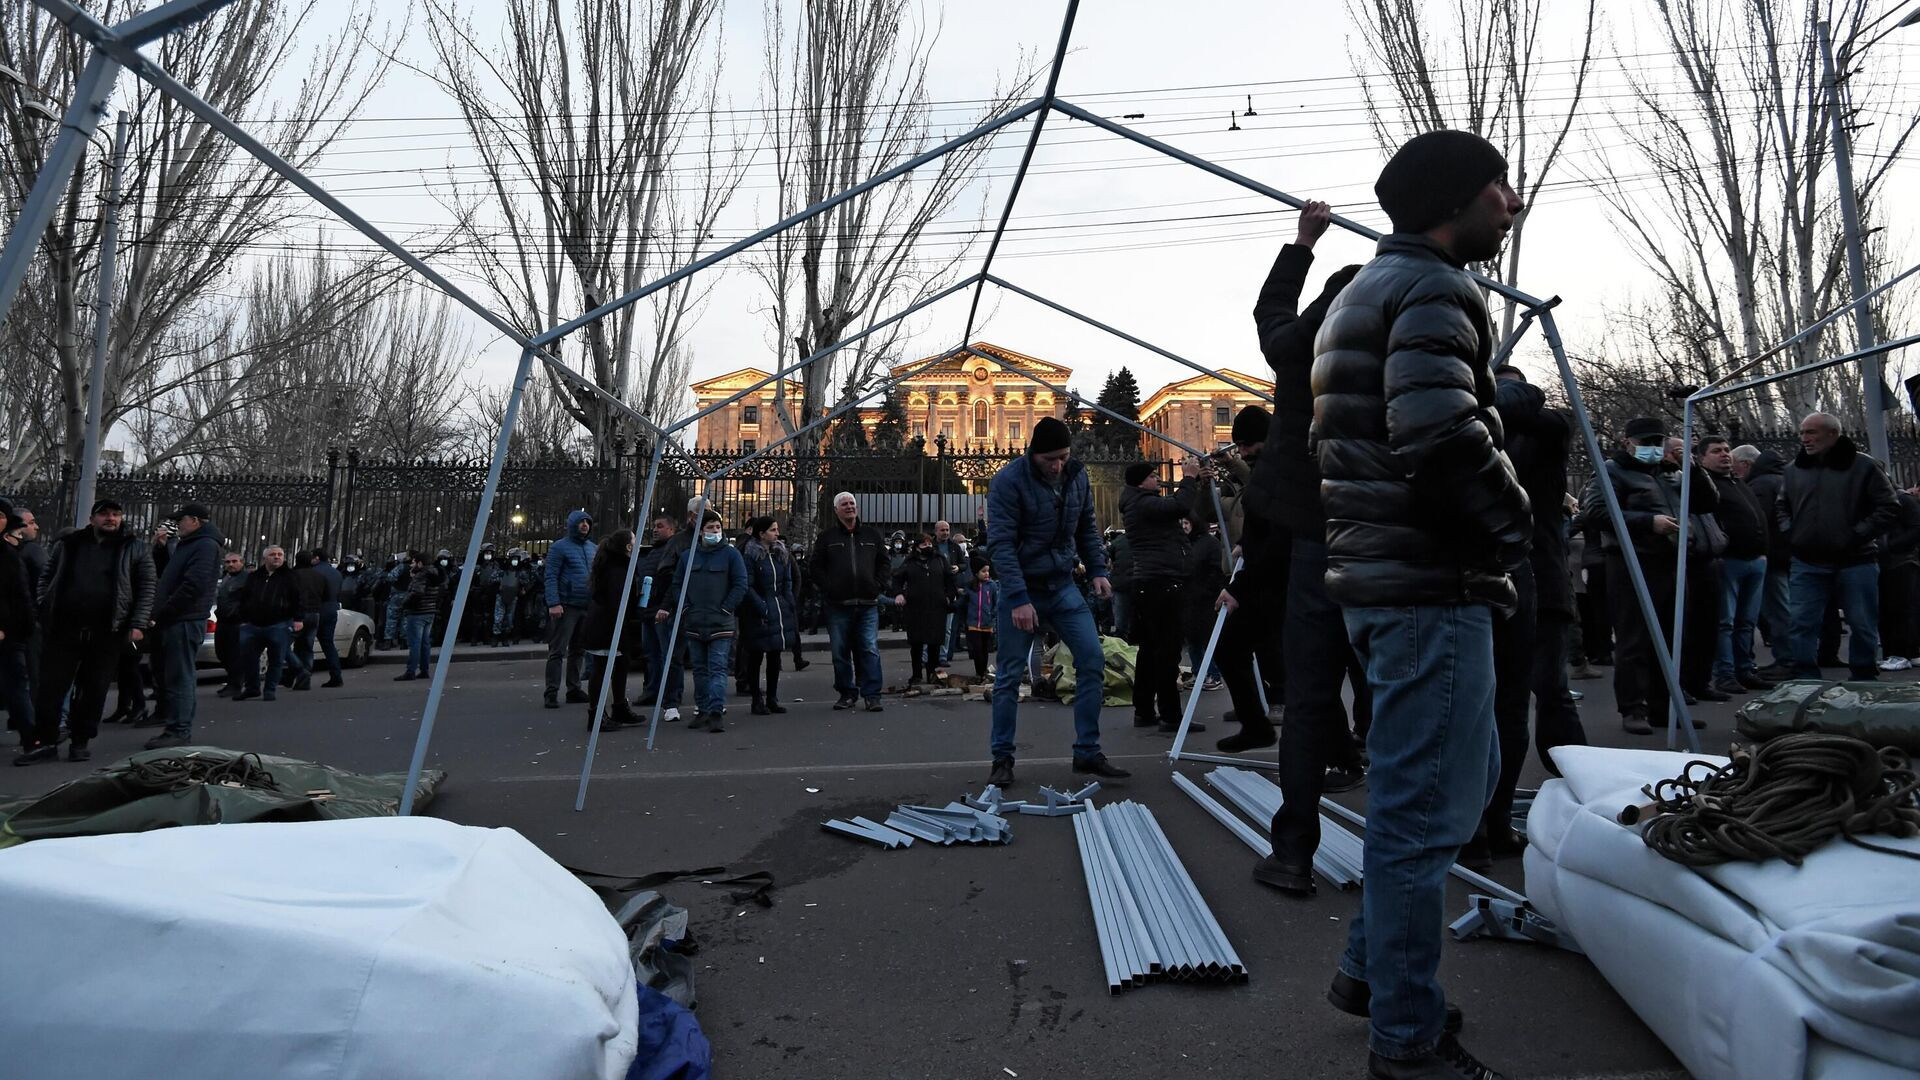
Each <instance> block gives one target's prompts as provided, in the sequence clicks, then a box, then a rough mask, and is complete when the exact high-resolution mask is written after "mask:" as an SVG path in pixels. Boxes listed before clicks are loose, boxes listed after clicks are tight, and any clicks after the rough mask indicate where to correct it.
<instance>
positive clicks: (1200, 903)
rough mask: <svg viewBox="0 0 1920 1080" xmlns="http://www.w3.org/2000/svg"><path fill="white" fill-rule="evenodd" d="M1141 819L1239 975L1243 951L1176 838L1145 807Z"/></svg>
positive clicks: (1223, 960) (1221, 953) (1205, 928)
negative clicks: (1205, 893) (1175, 845)
mask: <svg viewBox="0 0 1920 1080" xmlns="http://www.w3.org/2000/svg"><path fill="white" fill-rule="evenodd" d="M1140 821H1141V824H1142V825H1143V827H1145V828H1146V829H1148V830H1150V831H1151V832H1152V834H1153V837H1154V839H1155V840H1157V841H1158V847H1159V851H1160V854H1161V857H1162V858H1163V859H1164V860H1165V861H1166V864H1167V867H1168V869H1169V871H1170V872H1171V873H1172V875H1173V880H1174V883H1175V884H1176V885H1177V886H1179V887H1180V888H1182V889H1184V890H1185V892H1186V896H1187V900H1188V902H1189V904H1190V905H1191V906H1192V908H1193V910H1194V912H1195V913H1196V914H1197V915H1198V916H1199V918H1200V929H1201V930H1202V931H1203V932H1204V933H1206V934H1207V935H1208V936H1209V937H1211V938H1212V939H1213V941H1214V942H1215V943H1216V944H1217V946H1218V952H1217V955H1218V956H1219V958H1220V962H1221V965H1222V966H1223V967H1226V968H1227V969H1229V970H1231V971H1233V972H1235V973H1236V974H1238V973H1241V972H1244V971H1246V965H1245V964H1243V963H1241V962H1240V954H1239V953H1238V952H1236V951H1234V948H1233V942H1231V941H1229V940H1227V931H1226V928H1225V927H1222V926H1221V925H1220V920H1219V919H1216V918H1214V915H1213V909H1212V908H1210V907H1208V906H1207V900H1206V897H1204V896H1202V895H1200V886H1199V885H1198V884H1196V883H1195V882H1194V880H1193V875H1192V874H1189V873H1187V867H1186V864H1185V863H1182V862H1181V861H1180V856H1179V853H1177V852H1175V851H1174V850H1173V841H1172V840H1170V839H1168V838H1167V834H1166V831H1165V830H1163V829H1162V828H1160V822H1158V821H1157V820H1155V819H1154V816H1153V815H1152V814H1151V813H1149V812H1147V810H1146V809H1145V808H1144V807H1143V808H1142V809H1141V812H1140Z"/></svg>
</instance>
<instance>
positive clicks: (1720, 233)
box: [1593, 0, 1920, 427]
mask: <svg viewBox="0 0 1920 1080" xmlns="http://www.w3.org/2000/svg"><path fill="white" fill-rule="evenodd" d="M1658 11H1659V15H1660V21H1659V24H1658V25H1659V29H1660V32H1661V35H1662V36H1661V40H1660V45H1661V48H1662V57H1661V62H1660V63H1659V64H1657V65H1653V66H1649V67H1646V68H1628V69H1627V75H1628V78H1629V80H1630V83H1631V86H1632V88H1633V100H1632V105H1631V111H1630V113H1629V114H1628V115H1626V116H1621V117H1618V118H1617V119H1618V120H1619V122H1618V124H1617V125H1616V126H1617V127H1618V130H1619V133H1620V134H1622V135H1624V136H1625V140H1626V143H1627V147H1626V149H1624V150H1619V151H1605V150H1602V151H1600V152H1597V153H1596V154H1595V162H1596V164H1595V166H1594V169H1593V174H1594V180H1595V183H1596V184H1597V185H1598V186H1599V187H1600V189H1601V190H1602V192H1603V193H1604V194H1605V195H1606V198H1607V201H1608V203H1609V205H1610V206H1611V208H1612V209H1613V211H1614V214H1613V220H1614V223H1615V226H1616V228H1618V229H1619V230H1620V232H1621V234H1622V236H1623V237H1624V238H1625V239H1626V241H1627V242H1628V244H1629V245H1630V246H1631V247H1632V248H1633V251H1634V253H1635V254H1636V256H1637V257H1638V258H1639V259H1640V261H1641V263H1642V264H1643V265H1645V266H1646V268H1647V269H1648V271H1649V272H1650V273H1651V274H1652V275H1653V278H1654V280H1655V282H1656V284H1657V286H1658V288H1659V290H1660V294H1661V302H1662V303H1663V304H1664V305H1665V306H1666V307H1667V308H1668V311H1669V315H1670V318H1671V320H1672V321H1674V322H1677V323H1682V324H1685V325H1691V326H1696V327H1699V328H1700V329H1701V331H1702V333H1703V335H1704V336H1705V337H1706V338H1707V346H1706V347H1705V348H1704V349H1703V352H1702V355H1701V357H1700V360H1701V367H1700V371H1699V376H1700V381H1705V380H1707V379H1713V378H1718V377H1720V376H1722V375H1724V374H1726V373H1728V372H1729V371H1731V370H1733V369H1734V367H1736V366H1737V365H1739V364H1740V363H1741V362H1743V361H1744V360H1745V359H1746V358H1749V357H1755V356H1758V355H1759V354H1761V353H1762V352H1764V351H1765V350H1766V349H1767V348H1768V347H1770V346H1771V345H1772V343H1773V342H1775V341H1779V340H1781V339H1784V338H1786V337H1788V336H1790V335H1791V334H1792V333H1793V332H1794V331H1795V330H1797V329H1798V328H1799V327H1802V326H1805V325H1807V324H1808V323H1811V322H1813V321H1815V320H1816V319H1818V318H1819V317H1820V316H1821V315H1823V314H1825V313H1826V312H1827V311H1829V310H1831V309H1833V308H1834V307H1836V306H1837V305H1839V304H1841V303H1843V302H1845V301H1846V300H1847V299H1849V298H1850V297H1849V294H1848V288H1847V279H1846V273H1845V261H1844V260H1845V249H1844V237H1843V235H1842V231H1841V225H1840V221H1839V213H1838V209H1837V207H1836V200H1835V197H1834V192H1833V183H1834V180H1833V178H1832V176H1831V175H1830V172H1829V170H1830V168H1831V165H1832V161H1831V156H1832V146H1831V140H1830V131H1831V126H1830V119H1829V116H1830V114H1829V112H1828V109H1827V100H1826V96H1825V90H1824V83H1823V81H1822V78H1823V76H1822V72H1821V61H1820V54H1819V46H1818V43H1817V41H1816V38H1815V33H1814V23H1815V21H1816V20H1819V19H1823V18H1824V19H1828V20H1830V21H1831V23H1832V26H1833V34H1834V46H1835V50H1836V53H1837V56H1838V62H1839V65H1840V67H1841V68H1842V69H1843V70H1846V69H1850V68H1852V67H1853V66H1854V60H1855V50H1856V49H1857V48H1858V47H1859V46H1860V45H1861V44H1862V43H1863V30H1864V28H1865V23H1866V19H1867V14H1868V13H1867V11H1866V5H1865V4H1863V3H1858V2H1855V0H1839V2H1835V0H1798V2H1795V0H1741V2H1738V3H1735V2H1732V0H1672V2H1669V3H1666V4H1662V5H1659V9H1658ZM1893 64H1894V58H1893V57H1892V56H1891V55H1880V56H1876V58H1875V68H1876V70H1875V72H1874V74H1875V78H1873V79H1872V80H1870V81H1869V80H1864V79H1851V80H1849V81H1848V83H1847V84H1846V85H1847V88H1848V91H1849V92H1850V93H1851V95H1852V102H1851V106H1852V109H1853V114H1852V115H1850V116H1849V117H1847V120H1848V122H1850V123H1853V122H1856V121H1864V120H1866V118H1868V117H1871V118H1872V120H1871V121H1870V122H1867V123H1861V124H1860V125H1859V126H1860V134H1861V136H1863V138H1862V139H1861V141H1860V142H1859V144H1858V145H1857V146H1856V154H1857V159H1858V161H1859V163H1860V164H1858V165H1856V168H1855V173H1854V179H1855V184H1856V188H1857V191H1856V195H1857V197H1858V199H1859V203H1860V209H1861V216H1862V219H1863V222H1865V223H1866V225H1867V226H1868V227H1871V225H1872V223H1873V222H1875V221H1877V220H1879V218H1880V216H1881V213H1880V211H1881V207H1880V200H1879V198H1878V196H1879V194H1880V192H1881V190H1882V188H1883V187H1884V183H1885V180H1886V178H1887V176H1888V172H1889V170H1890V169H1891V168H1892V167H1893V166H1894V164H1896V163H1897V162H1898V161H1899V160H1900V159H1901V157H1902V155H1903V153H1904V151H1905V149H1906V146H1907V144H1908V141H1909V140H1910V139H1911V137H1912V135H1913V133H1914V130H1915V127H1916V125H1920V109H1916V108H1915V107H1914V106H1913V105H1912V104H1911V103H1899V102H1885V101H1884V100H1883V99H1884V98H1885V97H1886V96H1887V95H1886V89H1887V88H1890V87H1893V86H1897V85H1898V81H1899V80H1898V73H1897V71H1891V70H1888V69H1890V68H1892V67H1893ZM1867 255H1868V259H1869V263H1870V267H1869V271H1868V277H1869V280H1872V279H1874V278H1877V277H1880V276H1883V275H1884V272H1885V269H1886V267H1887V264H1888V252H1887V242H1886V238H1885V234H1884V233H1879V232H1876V233H1874V234H1873V235H1871V236H1870V237H1869V240H1868V244H1867ZM1890 315H1891V309H1889V308H1887V307H1885V306H1882V307H1881V309H1880V310H1879V311H1878V312H1876V318H1877V319H1879V320H1881V321H1882V323H1883V325H1884V320H1886V319H1887V318H1889V317H1890ZM1850 325H1851V323H1850V322H1849V321H1845V320H1843V321H1841V322H1840V323H1838V324H1836V325H1835V327H1834V328H1833V329H1832V330H1831V331H1829V332H1827V333H1826V334H1823V335H1818V336H1816V337H1814V338H1810V339H1808V340H1807V341H1806V342H1804V343H1802V344H1800V345H1798V346H1795V347H1793V348H1790V349H1788V350H1786V351H1785V352H1783V353H1782V354H1780V355H1779V357H1778V358H1777V359H1775V360H1774V361H1772V362H1771V363H1770V364H1769V365H1768V366H1767V367H1766V368H1765V369H1764V370H1780V369H1783V368H1786V367H1791V366H1796V365H1798V364H1803V363H1807V362H1809V361H1811V360H1813V359H1815V358H1816V357H1818V356H1820V355H1822V354H1826V353H1829V352H1830V350H1831V349H1832V348H1834V347H1835V346H1836V344H1837V343H1838V342H1840V341H1841V340H1842V338H1841V337H1839V336H1836V335H1843V334H1844V333H1846V332H1847V331H1846V329H1845V328H1847V327H1849V326H1850ZM1757 373H1758V372H1756V374H1757ZM1843 379H1844V373H1843V374H1837V375H1833V376H1826V377H1823V378H1808V379H1797V380H1792V381H1790V382H1788V383H1783V384H1778V385H1777V386H1776V387H1774V388H1770V389H1767V390H1763V391H1761V392H1759V393H1757V394H1756V395H1754V397H1752V398H1750V399H1748V400H1747V401H1746V402H1744V403H1742V404H1741V405H1740V406H1739V408H1741V409H1742V410H1743V411H1744V418H1745V419H1747V420H1748V421H1749V422H1751V423H1753V424H1754V425H1755V426H1759V427H1779V426H1781V425H1783V424H1784V423H1785V422H1786V421H1787V419H1788V418H1789V417H1791V416H1795V415H1799V414H1803V413H1805V412H1808V411H1811V410H1812V409H1814V408H1815V407H1816V406H1817V407H1820V408H1824V409H1826V410H1827V411H1830V412H1836V413H1839V414H1841V415H1843V416H1848V417H1850V418H1852V419H1856V420H1857V419H1859V418H1860V415H1861V414H1860V408H1859V405H1858V403H1859V401H1860V395H1859V394H1857V393H1844V392H1843V393H1835V392H1834V391H1837V390H1839V388H1840V387H1841V386H1842V385H1844V382H1843V381H1842V380H1843ZM1848 381H1850V380H1848Z"/></svg>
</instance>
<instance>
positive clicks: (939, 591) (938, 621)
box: [893, 533, 956, 683]
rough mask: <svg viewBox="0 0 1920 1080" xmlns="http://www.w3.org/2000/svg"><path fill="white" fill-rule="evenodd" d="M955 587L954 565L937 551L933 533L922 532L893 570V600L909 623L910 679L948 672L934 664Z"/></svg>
mask: <svg viewBox="0 0 1920 1080" xmlns="http://www.w3.org/2000/svg"><path fill="white" fill-rule="evenodd" d="M955 587H956V586H955V583H954V580H953V567H952V565H950V564H949V563H948V562H947V560H945V559H943V558H940V557H938V556H936V555H935V553H934V550H933V537H931V536H928V535H927V534H926V533H921V534H920V539H919V540H916V541H915V542H914V546H913V553H912V554H911V555H908V556H907V558H906V559H905V560H904V561H903V562H901V564H900V568H899V569H897V570H895V571H894V572H893V603H894V607H895V608H896V609H897V610H898V611H899V612H900V613H901V615H902V617H903V620H904V622H905V624H906V630H907V649H908V651H909V652H910V653H911V654H912V656H913V677H912V679H911V680H910V681H911V682H916V683H917V682H921V681H922V678H923V677H922V674H921V673H922V672H923V671H924V672H925V674H926V676H927V677H933V678H943V677H945V675H946V672H944V671H936V670H935V668H936V667H937V665H938V663H939V660H940V643H941V642H942V641H943V640H945V638H946V636H947V613H948V612H949V611H951V610H953V594H954V589H955Z"/></svg>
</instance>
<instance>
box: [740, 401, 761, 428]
mask: <svg viewBox="0 0 1920 1080" xmlns="http://www.w3.org/2000/svg"><path fill="white" fill-rule="evenodd" d="M740 426H741V427H759V426H760V406H758V405H742V406H741V407H740Z"/></svg>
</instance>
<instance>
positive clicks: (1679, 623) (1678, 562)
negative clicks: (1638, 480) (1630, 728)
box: [1621, 398, 1700, 754]
mask: <svg viewBox="0 0 1920 1080" xmlns="http://www.w3.org/2000/svg"><path fill="white" fill-rule="evenodd" d="M1680 453H1681V454H1682V455H1684V456H1683V457H1682V458H1681V461H1682V464H1681V466H1680V518H1679V520H1678V521H1677V522H1675V524H1677V525H1679V526H1680V531H1679V533H1678V534H1677V535H1676V536H1675V537H1674V542H1675V543H1676V544H1677V545H1679V550H1678V551H1677V552H1675V555H1674V568H1673V637H1672V639H1671V640H1670V641H1669V642H1668V644H1667V655H1669V656H1671V657H1673V670H1674V671H1676V672H1678V671H1679V670H1680V664H1681V653H1682V651H1683V650H1684V648H1685V646H1686V632H1687V540H1688V533H1689V529H1688V526H1689V525H1690V524H1692V522H1693V514H1691V513H1689V511H1691V510H1692V509H1693V399H1692V398H1688V399H1687V400H1686V401H1684V402H1682V403H1681V405H1680ZM1656 480H1657V478H1656ZM1621 539H1622V542H1625V538H1624V537H1622V538H1621ZM1649 629H1652V628H1651V627H1649ZM1655 636H1656V637H1657V636H1658V635H1655ZM1684 704H1685V700H1684V699H1680V698H1674V699H1669V700H1668V702H1667V716H1666V720H1667V749H1669V750H1672V749H1674V748H1676V747H1677V746H1678V745H1679V742H1680V739H1679V735H1680V725H1681V724H1686V725H1687V733H1688V735H1692V734H1693V723H1692V722H1691V721H1689V720H1685V719H1682V718H1681V709H1680V708H1679V707H1680V706H1682V705H1684ZM1647 719H1649V720H1651V719H1653V717H1648V718H1647ZM1687 744H1688V746H1687V748H1688V750H1689V751H1690V752H1692V753H1695V754H1697V753H1699V752H1700V746H1699V740H1698V739H1696V738H1689V739H1688V740H1687Z"/></svg>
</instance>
